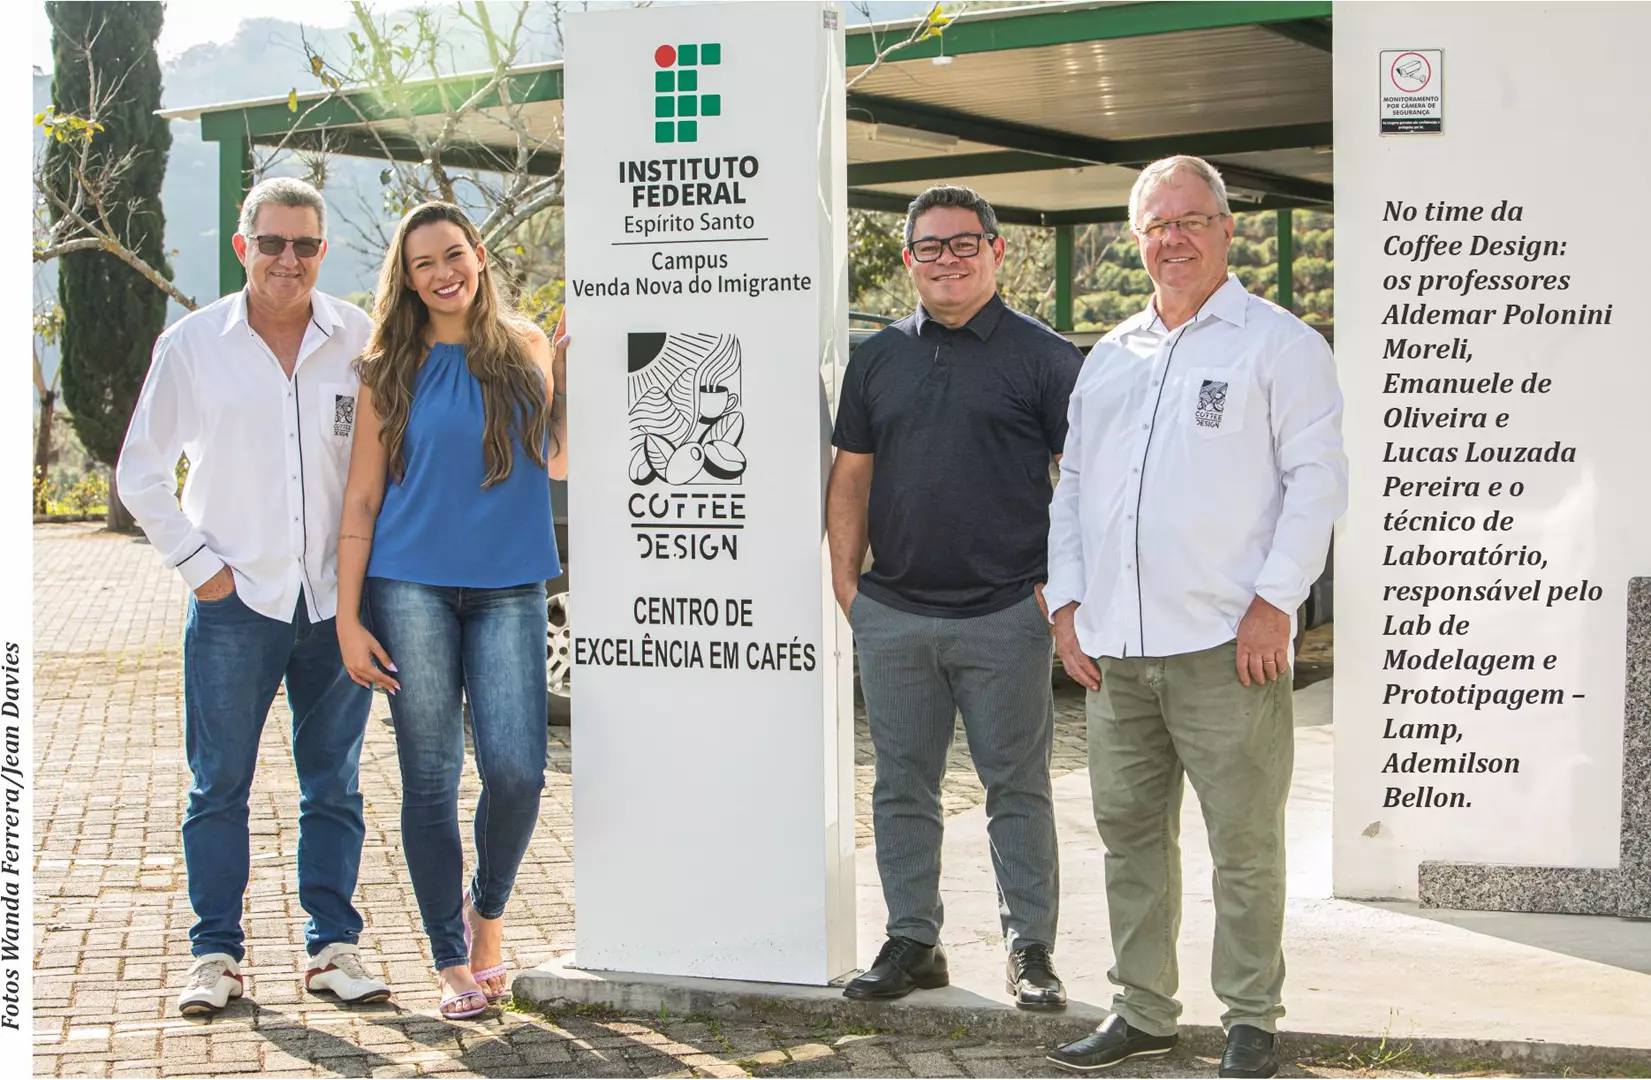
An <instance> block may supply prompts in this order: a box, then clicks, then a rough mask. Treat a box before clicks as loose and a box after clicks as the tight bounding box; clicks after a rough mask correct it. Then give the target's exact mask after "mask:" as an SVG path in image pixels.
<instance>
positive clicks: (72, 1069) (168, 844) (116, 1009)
mask: <svg viewBox="0 0 1651 1080" xmlns="http://www.w3.org/2000/svg"><path fill="white" fill-rule="evenodd" d="M34 537H35V550H34V586H35V589H34V598H35V599H34V603H35V643H36V653H35V690H36V711H35V716H36V720H35V724H36V732H35V739H36V750H37V762H36V785H35V786H36V795H35V799H36V802H35V807H36V814H35V822H36V830H37V835H36V838H35V839H36V850H37V854H36V862H35V870H36V874H35V897H36V899H35V917H36V925H35V944H36V952H35V964H36V972H35V983H34V986H35V1033H36V1034H35V1061H34V1065H35V1071H36V1073H37V1074H41V1075H48V1076H201V1075H234V1074H242V1073H261V1074H264V1075H268V1076H302V1077H309V1076H386V1077H388V1076H668V1075H676V1076H693V1075H700V1076H741V1075H746V1074H747V1073H756V1074H760V1075H776V1076H821V1075H832V1076H910V1075H918V1076H1006V1075H1015V1076H1021V1075H1028V1076H1037V1075H1055V1073H1056V1070H1055V1069H1054V1068H1053V1066H1050V1065H1048V1064H1047V1063H1046V1062H1044V1061H1043V1060H1042V1056H1043V1050H1044V1047H1043V1046H1041V1045H1035V1044H1033V1043H1031V1042H1027V1043H1025V1044H1008V1043H1002V1042H997V1043H988V1042H987V1041H986V1040H983V1039H981V1038H979V1037H974V1036H971V1035H970V1034H969V1032H968V1031H967V1030H963V1029H960V1030H958V1031H957V1032H954V1033H953V1034H952V1036H951V1037H943V1038H928V1037H914V1036H902V1035H893V1034H873V1033H869V1032H867V1031H864V1030H838V1029H827V1028H802V1029H793V1028H788V1027H787V1026H786V1025H784V1024H774V1023H769V1024H763V1023H745V1024H735V1023H732V1022H728V1021H724V1022H721V1023H719V1022H717V1021H715V1020H710V1019H708V1018H704V1017H686V1018H685V1017H670V1016H665V1017H645V1018H616V1017H611V1016H605V1015H600V1014H594V1015H593V1014H590V1013H588V1012H587V1013H585V1014H577V1013H575V1014H567V1015H562V1016H557V1017H545V1016H539V1015H536V1014H528V1013H519V1012H513V1011H508V1010H502V1011H498V1012H495V1013H494V1014H492V1015H489V1016H486V1017H483V1018H482V1019H480V1020H477V1021H470V1022H462V1023H453V1022H447V1021H444V1020H442V1019H441V1018H440V1017H439V1016H438V1015H436V1011H435V994H434V981H433V978H432V976H431V973H430V970H429V963H430V957H429V953H428V946H427V944H426V942H425V940H424V935H423V933H422V932H421V930H420V929H419V927H418V924H417V916H416V906H415V904H414V899H413V894H412V889H411V886H410V885H409V883H408V880H407V875H406V872H405V869H404V867H403V863H402V857H401V851H400V833H399V827H398V820H397V817H398V806H399V798H400V778H399V773H398V770H397V767H396V763H395V752H394V751H395V746H394V739H393V735H392V733H391V730H390V728H389V725H388V711H387V710H386V708H385V707H384V705H383V704H382V700H380V702H379V703H378V704H377V706H376V707H375V709H374V719H373V720H372V722H371V723H370V724H369V726H368V732H367V739H366V745H365V748H364V750H363V752H362V759H361V788H362V791H363V793H364V794H365V797H366V819H367V838H366V844H365V847H364V850H363V855H362V868H361V884H360V889H359V892H358V894H357V901H358V906H359V907H360V909H361V911H362V914H363V916H364V918H365V919H366V923H367V926H366V931H365V933H364V935H363V941H364V943H365V944H366V946H367V947H368V949H369V950H370V958H371V959H373V960H374V962H375V963H376V964H378V965H379V967H380V971H381V974H382V975H383V976H384V977H386V978H387V979H388V980H389V981H390V983H391V985H392V987H393V988H394V990H395V992H396V995H397V1004H392V1005H384V1006H376V1007H370V1008H365V1009H359V1010H353V1011H351V1010H343V1009H339V1008H338V1007H336V1006H334V1005H333V1004H331V1003H330V1002H329V1001H326V1000H323V999H319V998H311V997H308V996H306V995H305V994H304V993H303V991H302V989H301V981H300V978H299V976H298V974H297V968H298V966H299V963H300V959H299V958H300V957H301V955H302V951H303V943H302V935H301V927H302V923H303V920H304V913H303V911H302V909H301V908H300V907H299V905H298V901H297V896H296V881H295V878H294V858H295V848H296V844H297V829H296V818H297V793H296V783H295V780H294V778H293V774H292V766H291V759H290V749H289V729H290V723H291V717H290V714H289V713H288V711H287V709H286V705H285V702H284V701H283V700H282V699H280V698H277V701H276V704H275V707H274V709H273V710H272V712H271V714H270V718H269V723H268V726H267V727H266V730H265V733H264V739H263V745H262V748H261V752H260V758H259V773H258V779H257V781H256V783H255V785H254V787H253V792H252V807H253V815H252V818H253V836H252V850H253V856H252V857H253V876H252V881H251V885H250V888H249V895H248V898H247V915H246V919H245V928H246V931H247V962H246V963H245V965H244V966H243V971H244V973H245V974H246V976H247V993H248V997H247V999H243V1001H241V1002H239V1003H237V1004H236V1005H234V1006H233V1007H231V1008H230V1009H229V1010H226V1012H225V1013H224V1014H223V1015H222V1016H220V1017H219V1018H218V1019H216V1020H215V1021H213V1022H211V1023H203V1022H199V1021H190V1020H184V1019H182V1018H180V1017H178V1016H177V1015H176V1013H175V1012H174V1010H173V1007H172V1001H173V998H174V996H175V995H176V993H177V990H178V987H179V985H180V982H181V979H182V976H183V974H184V972H185V971H186V969H187V967H188V964H189V948H188V928H189V926H190V924H191V923H192V922H193V921H194V916H193V914H192V913H191V912H190V910H189V905H188V902H187V900H186V898H185V893H184V884H185V882H184V868H183V859H182V854H181V851H180V845H179V837H178V825H179V822H180V821H181V817H182V809H183V800H184V793H185V791H186V789H187V786H188V771H187V769H186V767H185V764H184V759H183V748H182V713H183V702H182V694H181V688H180V687H181V684H180V679H179V669H180V653H179V643H180V641H181V639H182V633H183V612H184V596H185V594H184V589H183V586H182V584H181V583H180V582H179V580H178V579H177V577H176V576H175V575H174V574H172V573H170V572H168V571H166V570H164V569H162V568H161V566H160V561H159V559H158V558H156V556H155V552H154V551H153V550H152V549H151V548H150V547H149V546H148V545H147V544H146V543H144V542H143V541H142V540H139V539H134V538H131V537H124V536H115V535H111V534H109V533H107V532H105V531H103V529H102V527H101V525H97V524H76V525H42V526H37V527H36V528H35V533H34ZM1058 702H1059V704H1058V717H1057V731H1056V740H1055V751H1054V758H1055V760H1054V770H1055V775H1056V776H1057V777H1060V776H1065V775H1067V774H1070V773H1072V772H1075V771H1078V770H1081V769H1083V768H1085V767H1086V765H1087V761H1086V755H1085V751H1084V741H1083V718H1082V702H1081V698H1080V697H1079V696H1078V695H1076V694H1073V693H1066V694H1063V695H1062V696H1061V697H1060V698H1059V699H1058ZM558 734H560V736H561V737H560V738H556V737H555V736H557V735H558ZM552 735H553V739H552V748H551V767H550V771H549V774H548V776H547V784H546V790H545V793H544V801H543V809H542V811H541V813H540V818H539V827H538V833H537V835H536V836H535V839H534V844H533V848H532V852H531V854H530V856H529V858H528V860H527V861H526V863H525V864H524V865H523V867H522V872H521V875H520V876H519V877H518V879H517V884H516V892H515V895H514V897H513V899H512V903H511V911H510V923H509V927H508V930H507V932H506V938H505V955H506V959H507V961H509V962H510V963H511V964H513V965H515V966H516V967H517V968H520V967H522V966H523V965H526V964H532V963H536V962H540V961H543V960H545V959H546V958H548V957H552V956H556V955H560V954H562V953H565V952H567V951H568V950H569V949H571V948H572V946H573V895H572V865H573V864H572V847H571V836H572V831H571V826H572V815H571V803H570V776H569V761H570V755H569V748H568V744H567V741H566V740H567V732H566V731H565V730H562V731H560V732H558V731H557V730H555V729H553V731H552ZM857 735H858V738H857V754H856V789H857V802H856V808H857V820H856V828H857V836H858V837H859V840H860V842H861V844H862V846H863V845H865V844H867V843H869V842H870V839H871V823H870V816H869V815H870V802H869V800H870V784H871V768H872V766H871V747H870V742H869V737H868V735H867V733H866V731H865V726H864V718H863V716H862V717H861V720H860V724H859V726H858V731H857ZM475 793H476V789H475V776H474V772H473V771H472V772H470V773H469V774H468V776H467V779H466V784H465V787H464V795H463V798H462V799H461V806H467V805H471V804H473V802H474V798H475ZM983 797H984V796H983V793H982V791H981V788H980V784H979V782H978V781H977V780H976V778H975V776H974V772H973V768H972V766H971V764H970V761H969V757H968V750H967V747H966V746H965V744H964V742H963V739H962V735H961V731H960V732H959V736H958V739H957V742H956V743H955V745H954V753H953V755H952V759H951V765H950V768H949V771H948V773H947V778H946V785H945V804H946V808H947V811H948V812H949V813H959V812H963V811H967V810H970V809H971V808H973V807H976V806H978V805H979V804H980V803H981V802H982V801H983ZM465 816H466V842H467V845H468V841H469V838H468V813H467V812H466V815H465ZM1292 1049H1293V1050H1294V1053H1295V1057H1296V1060H1297V1062H1298V1064H1297V1065H1296V1066H1295V1067H1293V1068H1292V1070H1291V1073H1290V1074H1292V1075H1315V1076H1337V1075H1347V1074H1348V1070H1358V1069H1360V1068H1361V1067H1363V1066H1366V1065H1368V1064H1371V1062H1369V1061H1366V1060H1364V1059H1360V1058H1356V1057H1349V1056H1348V1055H1347V1054H1346V1052H1344V1051H1327V1050H1318V1049H1315V1048H1312V1047H1299V1048H1292ZM1386 1064H1387V1065H1388V1066H1389V1067H1397V1066H1400V1065H1405V1064H1408V1063H1407V1062H1403V1061H1398V1062H1391V1061H1390V1062H1388V1063H1386ZM1213 1072H1214V1069H1213V1067H1212V1065H1211V1063H1210V1062H1209V1061H1207V1060H1201V1059H1198V1058H1195V1057H1193V1056H1191V1055H1184V1054H1183V1055H1176V1056H1174V1057H1171V1058H1166V1059H1161V1061H1159V1062H1158V1063H1155V1064H1153V1065H1151V1066H1150V1067H1148V1068H1144V1069H1138V1070H1135V1071H1134V1073H1133V1075H1163V1076H1185V1075H1189V1074H1202V1075H1212V1074H1213ZM1358 1074H1359V1075H1390V1073H1388V1072H1382V1073H1378V1074H1372V1073H1370V1072H1361V1073H1358ZM1481 1075H1483V1074H1481Z"/></svg>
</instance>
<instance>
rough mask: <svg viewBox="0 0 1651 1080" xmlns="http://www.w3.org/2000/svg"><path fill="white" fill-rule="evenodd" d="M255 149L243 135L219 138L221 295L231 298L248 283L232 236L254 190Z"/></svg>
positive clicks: (219, 266)
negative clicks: (243, 204)
mask: <svg viewBox="0 0 1651 1080" xmlns="http://www.w3.org/2000/svg"><path fill="white" fill-rule="evenodd" d="M251 176H252V148H251V147H250V146H248V145H247V137H246V135H245V134H244V133H241V132H233V133H232V132H224V133H223V135H222V136H221V137H220V138H219V139H218V295H219V296H228V295H229V294H230V293H232V292H236V291H238V290H239V289H240V288H241V287H242V286H243V285H245V284H246V267H244V266H242V265H241V261H240V260H239V259H237V258H236V257H235V249H234V248H233V247H231V246H230V237H232V236H234V235H235V230H236V228H237V227H238V226H239V224H240V219H241V203H242V202H244V201H245V200H246V194H247V190H248V188H250V187H251V184H250V182H249V181H250V179H251Z"/></svg>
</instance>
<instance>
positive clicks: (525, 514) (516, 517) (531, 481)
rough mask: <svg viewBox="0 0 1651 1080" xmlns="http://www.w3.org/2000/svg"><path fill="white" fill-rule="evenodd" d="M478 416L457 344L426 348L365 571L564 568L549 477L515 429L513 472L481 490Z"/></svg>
mask: <svg viewBox="0 0 1651 1080" xmlns="http://www.w3.org/2000/svg"><path fill="white" fill-rule="evenodd" d="M484 420H485V414H484V412H483V410H482V388H481V384H480V383H478V382H477V381H476V377H475V376H474V375H472V374H471V373H470V368H469V365H468V364H467V363H466V362H465V349H464V346H463V345H445V344H438V345H435V346H434V347H432V348H431V350H430V355H429V356H427V357H425V360H424V363H423V365H422V366H421V367H420V368H419V371H418V374H417V375H416V376H414V379H413V403H412V408H411V411H410V412H409V414H408V418H407V432H406V435H405V436H404V437H403V439H402V458H403V460H404V461H405V463H406V468H405V471H404V473H403V475H402V478H401V482H400V483H396V482H395V481H394V480H391V481H390V482H389V483H388V484H386V485H385V491H384V502H383V505H382V506H381V507H380V508H379V513H378V525H377V527H376V528H375V530H374V533H373V553H372V557H371V558H370V559H369V560H368V563H367V576H368V577H378V578H391V579H394V580H396V581H411V582H416V583H418V584H420V585H442V586H462V587H467V588H475V589H501V588H505V587H508V586H511V585H524V584H527V583H529V582H534V581H543V580H545V579H546V578H553V577H557V576H558V575H560V574H561V572H562V563H561V559H560V558H559V557H558V553H557V551H556V533H555V530H554V528H553V525H552V517H551V508H550V477H549V476H548V475H547V474H546V472H545V470H544V469H542V468H540V467H539V466H538V465H535V464H534V463H533V459H532V458H530V457H529V456H528V455H527V451H526V450H525V449H524V448H523V446H522V442H521V436H520V434H519V433H518V434H516V435H515V437H514V438H513V439H512V450H513V452H514V454H515V457H514V459H513V464H512V465H511V469H510V475H509V476H508V477H506V478H505V479H504V480H502V481H500V482H499V483H497V484H494V485H493V486H492V487H490V488H488V489H487V490H485V491H484V490H482V478H483V477H484V476H486V474H487V468H486V465H485V462H484V460H483V455H482V429H483V426H484Z"/></svg>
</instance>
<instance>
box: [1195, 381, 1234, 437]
mask: <svg viewBox="0 0 1651 1080" xmlns="http://www.w3.org/2000/svg"><path fill="white" fill-rule="evenodd" d="M1226 409H1227V384H1226V383H1225V382H1217V381H1216V380H1214V379H1201V380H1200V381H1199V387H1198V408H1197V409H1196V410H1194V412H1193V414H1192V418H1193V420H1195V421H1196V422H1197V423H1198V426H1199V427H1204V428H1218V427H1220V426H1221V419H1222V415H1223V414H1224V413H1225V412H1226Z"/></svg>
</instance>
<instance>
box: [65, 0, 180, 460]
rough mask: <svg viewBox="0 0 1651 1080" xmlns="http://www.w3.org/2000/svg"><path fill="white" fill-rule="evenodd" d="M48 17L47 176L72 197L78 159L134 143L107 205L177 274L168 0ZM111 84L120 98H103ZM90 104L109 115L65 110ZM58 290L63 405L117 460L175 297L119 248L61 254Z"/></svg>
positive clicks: (148, 252) (125, 236)
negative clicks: (159, 55)
mask: <svg viewBox="0 0 1651 1080" xmlns="http://www.w3.org/2000/svg"><path fill="white" fill-rule="evenodd" d="M46 16H47V18H48V19H49V20H50V21H51V24H52V52H53V61H54V65H55V68H56V71H55V74H54V77H53V80H52V111H51V117H50V119H52V120H53V121H54V123H55V124H56V125H57V126H56V127H54V128H53V129H52V130H53V138H52V139H51V141H49V142H48V143H47V145H46V161H45V168H46V174H47V182H48V183H49V184H51V185H52V188H53V190H55V191H56V192H57V193H58V194H59V196H60V197H62V198H64V199H65V200H66V201H69V202H74V201H75V184H76V181H75V178H74V177H73V175H72V173H71V169H72V167H73V166H75V165H76V164H77V163H78V162H79V161H80V157H81V154H82V153H89V155H90V164H91V166H92V168H94V169H95V168H98V167H99V166H100V164H101V163H106V162H111V161H119V160H120V159H121V158H122V157H123V156H124V155H126V154H127V153H128V152H129V151H135V152H136V153H135V155H134V156H133V158H132V159H131V161H130V163H129V164H128V165H127V166H126V167H125V169H124V170H123V171H122V172H121V174H120V177H119V180H118V182H117V183H115V184H114V186H113V188H112V189H111V190H109V191H107V192H106V193H104V197H103V198H102V201H101V211H102V214H103V215H104V217H105V219H106V220H107V222H108V224H109V226H110V228H111V229H112V231H113V233H114V235H115V236H117V237H119V238H120V239H121V240H122V242H123V243H125V244H126V246H127V247H129V248H130V249H131V250H132V251H133V252H135V253H136V254H137V255H138V257H139V258H141V259H143V260H144V261H145V262H147V263H148V264H149V265H150V266H152V267H155V268H156V269H157V270H158V271H159V272H160V273H162V274H164V275H166V276H167V277H169V278H170V277H171V276H172V271H171V268H170V266H168V264H167V261H166V249H165V242H164V241H165V231H166V229H165V226H166V223H165V219H164V217H163V215H162V211H161V199H160V193H161V181H162V179H163V178H164V176H165V174H166V156H167V151H168V150H169V149H170V148H171V145H172V135H171V132H170V131H169V130H168V128H167V123H166V121H165V120H163V119H161V118H160V117H159V116H156V115H155V110H157V109H159V108H160V104H161V73H160V63H159V61H158V60H157V59H156V56H155V40H156V38H157V37H158V36H159V34H160V29H161V16H162V7H161V5H160V4H151V3H112V2H85V3H79V2H74V3H71V2H62V0H53V2H49V3H47V4H46ZM88 53H89V56H90V64H88V62H87V56H88ZM110 93H113V94H114V98H113V100H111V101H98V100H94V99H95V98H100V97H103V96H105V95H108V94H110ZM90 115H98V116H100V117H101V118H102V120H104V121H106V124H104V126H105V127H106V130H102V131H96V130H92V128H93V127H94V125H92V124H90V123H87V124H86V125H85V127H84V128H80V127H77V126H76V125H74V124H73V123H71V122H70V120H69V119H67V118H72V117H81V116H90ZM42 122H43V123H44V122H45V118H43V120H42ZM59 131H62V132H63V133H64V134H63V135H62V136H60V135H58V132H59ZM88 212H91V213H95V212H96V211H95V210H89V211H88ZM56 213H57V211H55V210H54V215H55V214H56ZM58 300H59V303H60V304H61V306H62V308H63V328H62V365H63V400H64V404H65V405H66V406H67V407H68V409H69V412H70V414H71V415H72V416H73V418H74V423H75V430H76V432H77V433H78V434H79V436H80V439H81V441H82V442H83V443H84V444H85V446H86V448H87V450H89V451H90V452H91V453H92V455H93V456H94V457H96V458H97V459H98V460H99V461H102V462H104V463H106V464H111V465H112V464H113V463H114V461H115V458H116V457H117V456H118V454H119V452H120V444H121V440H122V438H123V437H124V436H125V434H126V426H127V423H128V422H129V420H130V419H131V415H132V407H133V405H134V404H135V403H136V401H137V396H138V391H139V390H140V389H141V388H142V385H143V377H144V374H145V373H146V372H147V371H148V369H149V352H150V349H151V348H152V347H153V345H154V342H155V337H156V335H157V334H159V333H160V331H161V329H162V327H163V326H164V325H165V323H166V296H165V294H163V293H162V292H161V291H160V290H158V289H156V288H155V287H154V285H152V284H151V283H150V282H148V281H146V280H145V279H144V278H143V277H141V276H140V275H139V274H138V273H137V272H136V271H134V270H133V269H131V268H130V267H129V266H127V265H126V264H125V263H123V262H122V261H121V260H120V259H118V258H117V257H115V256H114V255H111V254H108V253H107V252H103V251H77V252H73V253H70V254H68V255H65V256H63V257H62V259H61V260H60V264H59V267H58Z"/></svg>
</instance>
